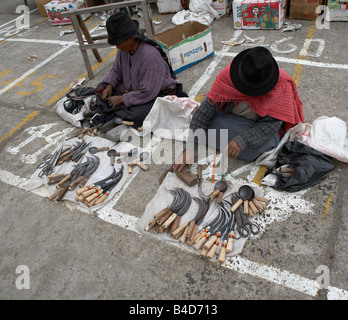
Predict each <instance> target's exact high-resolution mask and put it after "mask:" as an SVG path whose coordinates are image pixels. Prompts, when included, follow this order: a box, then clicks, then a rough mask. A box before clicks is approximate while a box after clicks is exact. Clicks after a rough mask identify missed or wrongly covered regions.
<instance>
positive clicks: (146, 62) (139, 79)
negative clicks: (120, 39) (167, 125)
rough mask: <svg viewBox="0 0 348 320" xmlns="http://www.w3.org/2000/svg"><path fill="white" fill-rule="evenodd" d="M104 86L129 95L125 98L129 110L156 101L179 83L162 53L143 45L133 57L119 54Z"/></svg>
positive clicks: (141, 43)
mask: <svg viewBox="0 0 348 320" xmlns="http://www.w3.org/2000/svg"><path fill="white" fill-rule="evenodd" d="M102 82H106V83H109V84H111V85H112V86H113V88H114V89H116V88H117V89H118V90H119V91H121V92H123V91H129V92H128V93H124V94H123V101H124V104H125V105H126V106H127V107H129V106H132V105H140V104H144V103H147V102H149V101H152V100H154V99H155V98H156V97H157V96H158V94H159V92H160V91H161V90H163V89H166V88H171V89H173V88H174V87H175V83H176V81H175V79H173V78H172V77H171V75H170V71H169V67H168V65H167V63H166V61H165V60H164V59H163V58H162V56H161V54H160V53H159V51H158V50H157V49H156V48H155V47H153V46H152V45H149V44H146V43H143V42H140V43H139V46H138V48H137V50H136V52H135V53H134V54H133V55H131V54H129V53H128V52H124V51H121V50H118V52H117V55H116V59H115V62H114V64H113V66H112V68H111V70H110V71H109V74H108V75H107V76H106V77H105V78H104V79H103V81H102Z"/></svg>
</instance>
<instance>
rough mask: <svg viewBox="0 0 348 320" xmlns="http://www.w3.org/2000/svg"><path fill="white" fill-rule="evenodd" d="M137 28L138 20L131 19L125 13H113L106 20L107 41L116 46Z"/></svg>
mask: <svg viewBox="0 0 348 320" xmlns="http://www.w3.org/2000/svg"><path fill="white" fill-rule="evenodd" d="M138 28H139V22H138V21H137V20H132V19H131V18H130V17H129V16H127V15H126V14H125V13H122V12H119V13H115V14H113V15H112V16H110V17H109V18H108V20H106V31H107V32H108V43H109V44H110V45H112V46H116V45H118V44H120V43H122V42H124V41H126V40H128V39H129V38H130V37H131V36H132V35H133V34H134V33H135V31H137V30H138Z"/></svg>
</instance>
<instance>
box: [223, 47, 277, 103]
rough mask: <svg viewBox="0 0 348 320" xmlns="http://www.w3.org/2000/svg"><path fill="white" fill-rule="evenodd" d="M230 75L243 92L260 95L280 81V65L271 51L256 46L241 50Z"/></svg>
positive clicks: (236, 86)
mask: <svg viewBox="0 0 348 320" xmlns="http://www.w3.org/2000/svg"><path fill="white" fill-rule="evenodd" d="M230 76H231V80H232V83H233V85H234V86H235V88H236V89H237V90H238V91H240V92H241V93H243V94H245V95H247V96H251V97H259V96H263V95H265V94H266V93H268V92H270V91H271V90H272V89H273V88H274V87H275V85H276V84H277V82H278V79H279V67H278V64H277V62H276V61H275V59H274V58H273V56H272V54H271V52H270V51H269V50H268V49H266V48H264V47H255V48H252V49H246V50H244V51H242V52H240V53H239V54H238V55H237V56H236V57H235V58H234V59H233V61H232V63H231V68H230Z"/></svg>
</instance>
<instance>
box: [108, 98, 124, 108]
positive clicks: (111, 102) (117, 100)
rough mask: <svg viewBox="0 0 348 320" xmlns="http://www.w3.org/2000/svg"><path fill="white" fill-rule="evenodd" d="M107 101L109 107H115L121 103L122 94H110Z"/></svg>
mask: <svg viewBox="0 0 348 320" xmlns="http://www.w3.org/2000/svg"><path fill="white" fill-rule="evenodd" d="M108 103H109V105H110V107H112V108H113V107H116V106H118V105H119V104H121V103H123V97H122V96H112V97H109V98H108Z"/></svg>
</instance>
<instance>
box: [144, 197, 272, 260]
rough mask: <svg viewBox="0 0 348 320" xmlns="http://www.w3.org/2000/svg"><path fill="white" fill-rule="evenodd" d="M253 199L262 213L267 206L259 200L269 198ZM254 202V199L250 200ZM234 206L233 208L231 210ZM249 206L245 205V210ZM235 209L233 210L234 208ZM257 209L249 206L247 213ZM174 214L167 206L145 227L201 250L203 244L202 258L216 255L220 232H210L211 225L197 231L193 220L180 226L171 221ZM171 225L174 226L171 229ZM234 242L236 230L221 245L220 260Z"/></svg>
mask: <svg viewBox="0 0 348 320" xmlns="http://www.w3.org/2000/svg"><path fill="white" fill-rule="evenodd" d="M253 200H256V201H257V203H258V204H255V205H254V206H255V207H256V205H257V206H258V208H257V209H256V210H257V212H258V213H262V212H263V211H264V210H265V209H266V206H265V205H264V204H261V203H260V202H259V201H262V202H267V201H268V200H267V199H266V198H262V197H254V199H253ZM250 202H251V203H253V204H254V202H252V201H249V202H248V205H249V203H250ZM232 209H233V207H232V208H231V210H232ZM246 209H247V208H246V207H244V210H246ZM232 211H233V210H232ZM255 213H256V211H250V210H249V206H248V211H247V214H250V215H254V214H255ZM171 215H172V211H171V210H170V209H169V208H165V209H163V210H162V211H160V212H158V213H157V214H155V215H154V217H153V219H152V220H151V221H150V222H149V223H148V225H147V226H146V227H145V228H144V230H145V231H147V232H148V231H150V229H152V228H154V230H153V232H154V233H159V232H164V233H169V234H170V235H171V236H172V237H173V238H174V239H179V238H180V239H179V242H180V243H182V244H184V243H185V242H186V243H187V245H188V246H189V247H190V246H192V245H193V248H194V249H195V250H197V251H198V250H200V249H201V248H202V246H203V249H202V251H201V253H200V256H201V257H202V258H207V259H212V258H213V256H214V255H215V252H216V250H217V248H218V246H219V244H220V241H221V239H220V236H221V234H220V232H217V233H216V234H215V235H210V233H209V227H207V228H205V229H203V230H201V231H199V232H197V233H196V231H197V225H196V224H195V222H194V221H193V220H192V221H190V222H185V223H183V224H182V225H181V226H180V227H178V224H176V223H175V220H174V222H173V221H169V218H170V216H171ZM170 225H171V226H172V227H171V229H170ZM233 242H234V232H233V231H231V232H230V233H229V236H228V240H227V241H226V240H225V241H224V242H223V243H222V245H221V249H220V253H219V257H218V259H217V260H218V262H219V263H221V264H222V263H224V262H225V258H226V254H228V253H231V252H232V249H233Z"/></svg>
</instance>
